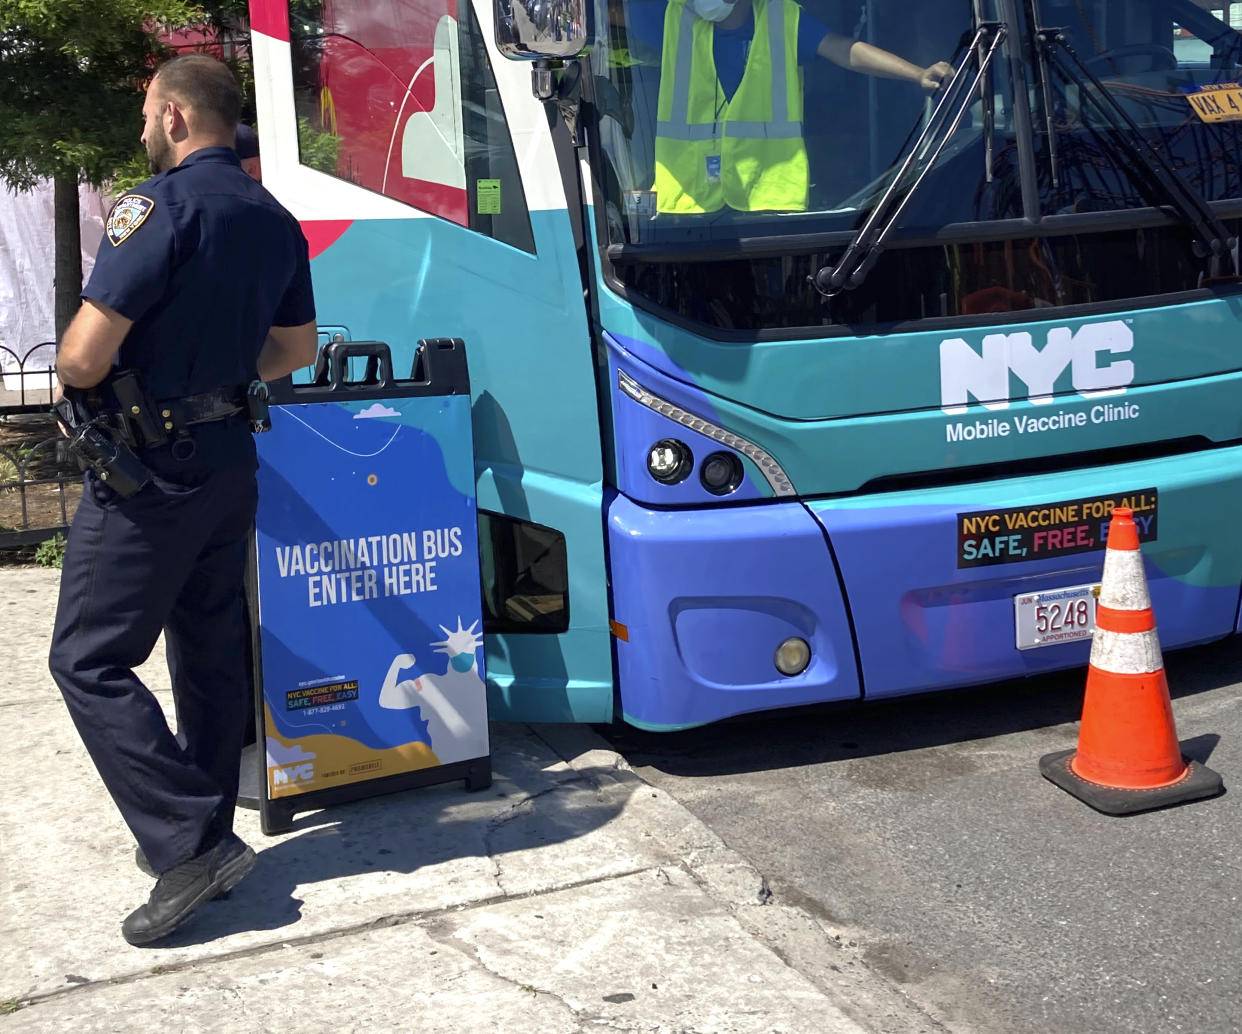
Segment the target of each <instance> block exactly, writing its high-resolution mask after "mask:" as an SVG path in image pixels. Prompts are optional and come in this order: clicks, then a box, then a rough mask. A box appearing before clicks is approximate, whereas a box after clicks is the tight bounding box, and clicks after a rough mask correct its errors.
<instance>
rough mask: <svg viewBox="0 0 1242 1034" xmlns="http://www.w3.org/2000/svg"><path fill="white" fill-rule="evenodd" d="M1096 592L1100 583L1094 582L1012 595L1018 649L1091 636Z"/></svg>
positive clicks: (1072, 640) (1051, 644)
mask: <svg viewBox="0 0 1242 1034" xmlns="http://www.w3.org/2000/svg"><path fill="white" fill-rule="evenodd" d="M1099 592H1100V587H1099V585H1098V584H1093V585H1074V586H1070V587H1069V588H1067V589H1045V590H1044V591H1043V592H1025V593H1023V594H1022V595H1021V596H1015V597H1014V598H1013V617H1014V625H1015V627H1016V628H1017V638H1018V649H1019V650H1033V649H1035V648H1036V647H1039V646H1056V645H1057V644H1059V643H1072V642H1074V640H1076V639H1090V638H1091V633H1092V632H1093V631H1094V630H1095V601H1096V597H1097V596H1098V595H1099Z"/></svg>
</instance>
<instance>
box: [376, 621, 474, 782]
mask: <svg viewBox="0 0 1242 1034" xmlns="http://www.w3.org/2000/svg"><path fill="white" fill-rule="evenodd" d="M478 624H479V623H478V622H477V621H476V622H474V624H472V625H471V626H470V627H469V628H462V626H461V618H460V617H459V618H458V619H457V629H456V630H455V631H450V630H449V629H447V628H445V627H444V626H443V625H441V626H440V631H442V632H443V633H444V634H445V636H447V638H446V639H444V640H442V641H441V642H438V643H432V644H431V645H432V646H434V647H435V648H436V653H443V654H447V655H448V664H447V665H446V667H445V671H444V674H443V675H437V674H435V673H431V674H425V675H419V676H417V677H416V678H407V679H403V680H401V681H398V677H399V676H400V675H401V674H402V673H403V672H404V671H406V670H408V669H409V668H413V667H414V666H415V660H414V655H413V654H412V653H401V654H397V656H396V657H394V658H393V660H392V664H391V665H389V667H388V674H387V675H386V676H385V677H384V685H383V686H382V687H381V689H380V694H379V705H380V707H386V708H389V709H390V710H405V709H408V708H411V707H417V708H418V709H419V713H420V714H421V716H422V718H423V720H424V721H426V722H427V734H428V735H429V736H430V737H431V749H432V751H433V752H434V753H435V755H436V760H437V761H439V763H440V764H442V765H446V764H448V763H449V762H452V761H467V760H470V759H473V758H481V757H486V756H487V753H488V741H487V690H486V688H485V686H484V685H483V679H482V678H481V677H480V676H479V662H478V656H477V654H476V651H477V650H478V648H479V647H480V646H482V645H483V637H482V636H480V635H478V634H477V633H476V632H475V628H476V627H477V626H478Z"/></svg>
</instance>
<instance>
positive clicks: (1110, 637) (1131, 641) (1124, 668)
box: [1091, 628, 1164, 675]
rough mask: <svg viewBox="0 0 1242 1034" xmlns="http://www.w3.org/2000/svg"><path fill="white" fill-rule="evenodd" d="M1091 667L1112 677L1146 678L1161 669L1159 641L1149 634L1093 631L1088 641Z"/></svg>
mask: <svg viewBox="0 0 1242 1034" xmlns="http://www.w3.org/2000/svg"><path fill="white" fill-rule="evenodd" d="M1091 667H1093V668H1096V669H1098V670H1099V671H1108V672H1112V673H1113V674H1114V675H1147V674H1150V673H1151V672H1153V671H1159V670H1160V669H1161V668H1163V667H1164V659H1163V657H1162V656H1161V654H1160V640H1159V639H1158V638H1157V637H1156V631H1155V629H1152V630H1151V631H1150V632H1110V631H1108V630H1107V629H1104V628H1097V629H1096V630H1095V632H1094V634H1093V635H1092V637H1091Z"/></svg>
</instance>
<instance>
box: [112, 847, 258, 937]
mask: <svg viewBox="0 0 1242 1034" xmlns="http://www.w3.org/2000/svg"><path fill="white" fill-rule="evenodd" d="M254 862H255V857H254V852H253V851H252V850H251V849H250V848H249V847H247V846H246V845H245V844H244V843H242V841H241V840H240V839H238V838H237V837H236V836H234V835H232V834H229V836H227V837H225V838H224V840H222V841H221V842H220V843H219V844H217V845H216V846H215V847H213V848H211V849H210V850H209V851H204V852H203V853H202V854H200V855H197V856H196V857H194V858H191V859H190V860H189V861H188V862H182V863H181V864H180V865H178V866H176V867H175V868H172V869H169V870H168V872H166V873H164V875H163V876H161V877H160V878H159V879H158V880H157V881H156V884H155V886H154V887H153V888H151V896H150V897H149V898H148V899H147V903H146V904H145V905H142V906H140V907H139V908H136V909H135V910H134V911H133V912H131V913H130V914H129V915H128V916H127V917H126V919H125V922H124V923H122V924H121V935H122V936H123V937H124V938H125V940H127V941H128V942H129V943H130V944H133V945H136V946H141V945H144V944H152V943H154V942H155V941H158V940H161V939H163V938H164V937H167V936H168V935H169V934H170V933H172V932H173V931H174V930H175V929H177V927H179V926H180V925H181V924H182V923H184V922H185V921H186V920H187V919H189V918H190V916H192V915H193V914H194V912H195V911H196V910H197V909H198V908H200V907H201V906H202V905H205V904H206V903H207V902H208V901H210V900H211V899H212V898H214V897H215V896H216V895H217V894H221V893H223V892H225V891H228V890H230V889H232V888H233V887H235V886H236V885H237V884H238V883H240V882H241V881H242V879H243V878H244V877H245V876H246V874H247V873H248V872H250V870H251V869H253V868H254Z"/></svg>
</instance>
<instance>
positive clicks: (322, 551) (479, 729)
mask: <svg viewBox="0 0 1242 1034" xmlns="http://www.w3.org/2000/svg"><path fill="white" fill-rule="evenodd" d="M397 383H398V385H399V384H400V383H401V382H397ZM308 393H313V394H314V395H317V396H318V398H319V399H324V400H323V401H318V400H317V401H311V402H305V403H297V402H293V403H290V404H287V405H281V406H275V407H273V408H272V412H271V417H272V429H271V431H270V432H268V433H266V434H262V435H260V436H259V437H258V445H259V509H258V516H257V518H256V540H255V553H256V572H257V609H258V617H259V620H258V625H259V628H258V637H257V641H258V651H259V657H258V659H257V671H258V672H259V675H260V684H261V713H262V729H263V735H264V738H265V741H266V782H267V786H266V797H267V799H268V801H270V802H277V801H282V800H286V799H291V798H297V800H296V801H293V800H287V801H286V803H287V804H288V805H289V808H290V809H291V808H294V807H296V809H297V810H303V809H304V808H307V807H317V806H318V802H312V801H311V800H310V799H303V798H308V796H309V797H315V796H319V795H320V794H321V793H323V792H328V796H329V798H330V799H332V800H341V799H346V798H348V797H359V796H367V795H369V793H373V792H382V790H384V789H399V788H402V786H404V785H415V784H417V783H426V782H437V781H442V780H444V779H448V778H455V777H457V776H458V775H460V774H462V773H460V772H458V771H457V768H458V767H460V766H456V763H458V762H468V761H472V760H475V759H481V758H483V759H485V758H487V757H488V754H489V747H488V737H487V709H486V693H485V689H484V679H485V674H484V659H483V632H482V614H481V603H480V593H479V562H478V541H477V526H476V518H475V501H474V461H473V450H472V446H471V437H470V435H471V429H470V398H469V395H468V394H466V395H425V396H423V397H384V398H374V397H369V398H363V399H357V398H356V397H351V395H350V394H349V393H348V392H338V393H335V394H336V397H335V398H331V399H328V398H325V397H324V395H325V393H324V392H322V391H319V392H315V390H314V389H308V391H307V392H302V391H300V390H299V389H295V397H297V395H298V394H302V395H304V396H305V394H308ZM370 394H371V395H372V396H373V395H374V392H372V393H370ZM388 394H389V395H390V396H391V395H392V393H391V392H389V393H388ZM312 397H313V395H312ZM338 399H339V400H338ZM414 773H416V774H417V778H414V779H409V778H406V779H405V780H402V779H401V778H400V777H409V776H411V774H414ZM437 773H439V774H438V775H437ZM376 780H383V781H384V786H383V787H378V786H372V787H368V788H366V789H362V788H361V787H359V784H362V783H373V782H374V781H376ZM394 784H397V785H394ZM351 788H356V789H351ZM290 813H291V812H290Z"/></svg>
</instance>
